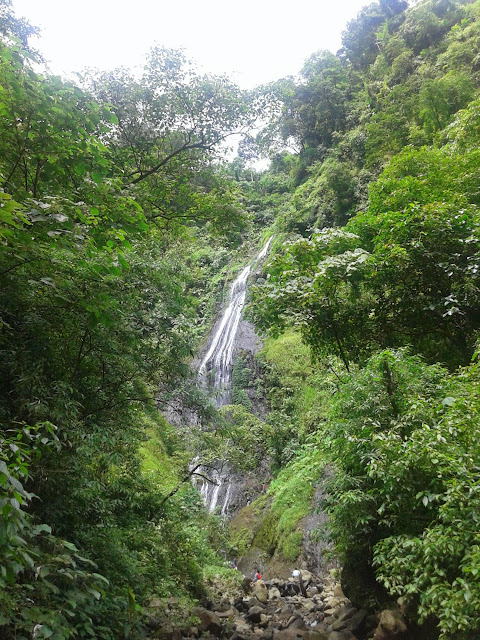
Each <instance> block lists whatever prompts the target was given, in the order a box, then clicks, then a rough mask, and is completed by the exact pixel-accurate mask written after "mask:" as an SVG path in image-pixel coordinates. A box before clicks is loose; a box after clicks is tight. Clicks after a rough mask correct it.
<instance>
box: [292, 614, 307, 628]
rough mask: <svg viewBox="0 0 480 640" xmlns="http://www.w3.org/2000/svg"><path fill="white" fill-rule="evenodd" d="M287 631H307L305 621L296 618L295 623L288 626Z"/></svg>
mask: <svg viewBox="0 0 480 640" xmlns="http://www.w3.org/2000/svg"><path fill="white" fill-rule="evenodd" d="M287 629H306V626H305V621H304V619H303V618H301V617H296V618H295V619H294V620H293V622H290V623H289V624H288V625H287Z"/></svg>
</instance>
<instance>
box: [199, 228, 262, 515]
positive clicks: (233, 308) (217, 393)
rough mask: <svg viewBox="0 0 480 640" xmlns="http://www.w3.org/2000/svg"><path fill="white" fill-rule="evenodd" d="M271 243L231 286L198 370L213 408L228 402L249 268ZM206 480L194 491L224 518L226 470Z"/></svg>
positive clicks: (227, 499)
mask: <svg viewBox="0 0 480 640" xmlns="http://www.w3.org/2000/svg"><path fill="white" fill-rule="evenodd" d="M271 241H272V237H270V238H269V239H268V240H267V242H266V244H265V246H264V247H263V249H262V250H261V251H260V253H259V254H258V256H257V257H256V258H255V259H254V260H253V262H252V263H251V264H249V265H248V266H247V267H245V268H244V269H243V271H242V272H241V273H240V274H239V275H238V276H237V278H236V279H235V280H234V282H233V284H232V285H231V287H230V292H229V297H228V300H227V307H226V309H225V311H224V312H223V315H222V318H221V320H220V323H219V325H218V328H217V329H216V331H215V333H214V335H213V337H212V339H211V342H210V346H209V348H208V350H207V353H206V355H205V357H204V358H203V360H202V362H201V364H200V367H199V369H198V377H199V381H200V383H201V384H202V386H205V387H209V388H210V389H211V392H212V395H213V396H214V398H215V404H216V406H217V408H218V407H221V406H223V405H225V404H227V403H228V402H229V400H230V386H231V379H232V366H233V356H234V348H235V338H236V336H237V331H238V326H239V323H240V319H241V317H242V311H243V307H244V305H245V296H246V293H247V281H248V277H249V275H250V273H251V270H252V268H253V267H254V266H255V265H256V264H257V263H259V262H260V261H261V260H263V259H264V258H265V256H266V255H267V253H268V249H269V247H270V243H271ZM202 473H204V474H205V475H207V473H208V472H205V470H203V471H202ZM209 478H210V480H211V481H212V482H211V483H209V482H208V481H206V480H203V479H202V480H201V482H198V481H197V489H198V491H199V493H200V495H201V497H202V499H203V501H204V503H205V506H206V507H207V509H208V511H209V512H212V511H214V509H215V508H216V507H217V505H218V506H220V505H221V508H220V513H221V515H226V513H227V509H228V506H229V502H230V498H231V493H232V482H231V474H230V473H229V471H228V469H222V470H221V471H219V470H217V469H214V470H213V471H212V470H210V472H209ZM219 501H220V504H219Z"/></svg>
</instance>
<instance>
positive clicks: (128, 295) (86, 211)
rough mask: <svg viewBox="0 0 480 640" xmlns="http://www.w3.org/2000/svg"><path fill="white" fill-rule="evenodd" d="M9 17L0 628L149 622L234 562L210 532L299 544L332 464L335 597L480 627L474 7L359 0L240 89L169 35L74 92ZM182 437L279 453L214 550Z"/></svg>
mask: <svg viewBox="0 0 480 640" xmlns="http://www.w3.org/2000/svg"><path fill="white" fill-rule="evenodd" d="M0 19H1V28H0V35H1V42H0V132H1V135H0V145H1V153H0V179H1V181H2V188H1V191H0V201H1V202H0V276H1V285H2V286H1V289H0V416H1V424H2V428H1V432H0V513H1V520H0V588H1V592H0V634H2V637H5V638H14V637H15V638H21V637H23V638H31V637H51V638H58V639H62V638H69V637H99V638H102V637H104V638H111V637H132V638H134V637H141V634H142V630H141V615H142V611H141V608H142V606H144V605H145V604H146V603H148V601H149V599H150V598H151V597H152V596H169V595H177V596H178V595H179V596H181V597H183V598H185V600H186V601H187V599H188V598H191V597H193V596H198V595H200V594H201V593H202V592H203V589H204V588H205V577H206V576H207V577H208V576H211V575H212V574H213V573H214V572H215V571H217V572H219V573H220V574H221V573H222V571H223V572H224V573H225V569H222V568H221V565H222V560H221V559H220V558H219V557H218V554H217V551H218V550H219V549H223V550H225V549H227V548H228V545H230V548H231V549H232V551H233V552H234V553H236V554H243V553H247V552H248V550H249V549H251V548H252V547H254V548H258V549H260V550H261V551H262V553H266V554H267V555H269V556H270V557H271V558H273V559H274V560H284V561H285V562H293V561H295V560H296V559H297V558H298V557H299V555H300V554H301V550H302V543H303V542H304V540H303V534H302V530H301V521H302V519H303V518H304V517H305V516H306V515H307V514H308V513H309V511H310V510H311V508H312V501H313V502H314V503H315V500H316V497H315V496H317V495H318V492H316V491H315V486H314V485H315V482H317V481H319V480H320V479H322V493H325V491H324V489H323V487H325V484H324V483H325V482H326V481H325V478H324V467H325V465H326V464H328V466H329V468H330V469H332V471H333V473H332V474H331V477H330V479H328V481H327V484H328V491H327V493H326V497H325V501H324V502H325V504H324V507H325V508H326V509H327V510H328V512H329V514H330V532H329V534H330V537H331V539H332V541H333V543H334V544H335V547H336V550H337V552H338V554H339V556H340V559H341V562H342V564H343V567H344V568H343V582H344V584H345V588H346V589H348V595H349V596H350V597H351V598H352V599H353V600H354V601H356V602H361V601H362V600H363V601H364V602H365V601H366V602H367V604H371V605H374V606H377V605H381V604H383V603H385V602H387V601H388V600H389V599H391V598H394V597H397V596H403V597H404V598H406V600H407V601H408V604H409V610H410V612H411V616H412V618H413V619H414V620H416V621H417V622H420V623H422V622H428V623H429V624H432V623H433V627H436V628H437V635H438V634H440V636H441V638H442V639H443V640H453V639H455V640H467V638H471V637H473V636H475V634H478V633H479V632H480V627H479V621H478V610H479V609H480V578H479V576H480V551H479V549H480V534H479V531H478V519H479V517H480V516H479V514H480V502H479V463H478V460H479V457H480V440H479V431H478V424H479V418H480V415H479V414H480V406H479V400H478V398H479V364H478V360H477V356H476V354H477V350H478V347H477V344H478V342H477V341H478V332H479V328H480V311H479V309H480V304H479V303H480V290H479V278H480V275H479V274H480V266H479V261H480V235H479V222H480V216H479V205H480V202H479V191H478V184H479V179H480V155H479V151H478V145H479V142H480V119H479V108H480V97H479V94H478V90H479V88H480V87H479V84H480V78H479V69H480V40H479V39H480V2H478V0H477V1H473V0H472V1H468V0H423V1H421V2H417V3H415V4H413V6H411V7H410V8H408V7H407V3H406V2H404V0H380V1H379V2H378V3H377V2H374V3H372V4H370V5H368V6H367V7H365V8H364V9H363V10H362V11H361V12H360V13H359V14H358V16H357V17H356V18H355V19H353V20H352V21H351V22H350V23H349V24H348V26H347V29H346V31H345V33H344V36H343V48H342V49H341V50H340V51H339V52H338V53H337V54H336V55H334V54H332V53H330V52H324V51H320V52H318V53H316V54H314V55H313V56H312V57H311V58H310V59H309V60H308V61H307V62H306V63H305V66H304V68H303V69H302V71H301V75H300V77H299V78H298V79H293V78H288V79H283V80H280V81H278V82H276V83H273V84H271V85H270V86H268V87H262V88H260V89H259V90H257V91H255V92H244V91H241V90H240V89H238V87H236V86H235V85H233V84H232V83H231V82H230V81H229V80H228V79H226V78H224V77H214V76H210V75H200V74H199V73H198V72H197V70H196V69H195V67H194V66H193V65H192V64H191V63H190V62H189V61H187V60H186V59H185V58H184V56H183V55H182V54H181V53H179V52H176V51H171V50H164V49H160V48H156V49H154V50H152V52H151V54H150V56H149V59H148V61H147V63H146V66H145V70H144V73H143V75H142V76H141V77H136V76H134V75H132V74H130V73H129V72H127V71H125V70H117V71H112V72H111V73H104V74H86V75H85V77H84V78H83V79H82V83H81V86H75V85H73V84H70V83H68V82H64V81H63V80H61V79H60V78H58V77H52V76H49V75H40V74H39V73H38V71H34V69H36V68H37V67H36V66H35V64H34V63H36V62H40V61H41V58H40V56H39V54H38V53H37V52H36V51H35V50H34V49H33V48H32V47H31V45H30V40H31V36H32V35H33V34H34V32H35V30H34V29H33V28H32V27H30V25H28V24H27V23H25V22H24V21H19V20H17V19H16V18H15V17H14V15H13V14H12V11H11V7H10V3H9V2H8V0H0ZM269 113H270V114H271V116H272V117H271V118H270V120H269V122H268V124H267V125H266V126H265V128H264V129H263V130H262V131H261V132H260V134H258V135H257V136H256V139H254V138H253V137H252V135H253V134H252V133H251V131H253V130H254V129H255V127H256V126H258V125H257V124H256V122H257V117H258V115H259V114H260V115H262V117H263V118H265V115H266V114H269ZM249 131H250V133H248V132H249ZM234 133H244V134H247V135H246V137H245V139H244V140H243V142H242V143H241V144H240V147H239V155H238V158H236V159H235V160H234V161H233V162H231V163H230V164H229V165H228V164H227V163H226V162H225V161H224V159H223V158H222V143H223V142H224V141H225V140H226V139H228V137H229V136H230V135H232V134H234ZM286 148H290V149H292V148H293V149H295V152H288V151H285V149H286ZM265 152H268V153H269V154H270V157H271V165H270V168H269V170H268V171H266V172H263V173H257V172H255V170H254V169H253V168H252V165H251V160H252V158H254V157H255V155H256V154H258V153H265ZM270 233H273V234H274V235H275V239H274V242H273V249H274V251H273V252H272V253H273V254H274V255H273V257H272V259H271V260H270V262H269V264H268V265H267V267H266V269H265V271H264V273H262V274H260V275H258V274H257V276H256V284H255V287H253V290H252V292H251V294H250V317H251V318H252V319H253V320H254V321H255V323H256V326H257V328H258V330H259V331H263V332H265V333H266V334H268V337H267V339H266V342H265V345H264V348H263V350H262V351H261V352H260V354H259V355H258V356H257V361H256V363H255V364H254V365H252V363H251V362H250V360H249V358H248V357H246V356H245V357H244V355H242V354H240V357H239V358H238V359H237V362H236V363H235V366H234V370H233V393H232V402H233V404H232V405H229V406H227V407H225V408H224V409H223V410H222V411H221V412H215V411H214V410H213V409H212V407H211V406H210V405H209V403H208V401H207V400H206V399H205V398H204V397H203V395H202V393H200V392H199V391H198V389H196V386H195V382H194V380H193V378H192V374H191V372H190V368H189V362H190V361H191V358H192V356H193V355H194V353H195V352H196V351H197V350H198V348H199V345H200V344H201V341H202V339H203V338H204V337H205V335H206V332H207V330H208V327H209V326H210V323H211V321H212V319H213V317H214V315H215V313H216V310H217V308H218V303H219V301H220V299H221V296H222V288H223V284H224V283H225V281H226V279H228V277H229V273H230V271H229V270H232V269H235V268H236V267H238V266H239V265H240V264H242V262H243V261H244V260H245V259H246V256H247V255H248V246H247V245H248V240H250V242H251V243H253V240H254V239H256V238H257V237H258V236H259V235H260V234H263V235H264V236H266V235H267V234H268V235H270ZM246 240H247V242H246ZM232 254H233V260H232ZM262 401H263V402H264V403H265V406H266V410H263V409H262V410H261V411H260V410H259V408H258V406H257V405H258V404H259V403H261V402H262ZM172 402H174V403H176V404H175V406H177V405H181V406H182V407H184V408H187V409H188V410H190V411H194V412H195V414H196V416H197V418H198V420H197V422H198V426H199V427H204V428H203V429H202V428H200V429H199V428H197V425H194V426H191V425H190V427H189V428H188V430H186V431H184V432H183V433H181V432H179V431H178V430H177V429H175V428H173V427H172V426H171V425H170V424H169V423H168V421H167V419H166V418H165V415H168V412H164V414H162V413H161V412H160V411H159V409H165V408H166V407H169V410H171V408H172ZM264 413H266V415H263V414H264ZM254 414H255V415H254ZM190 415H191V414H190ZM185 435H186V436H188V437H183V436H185ZM194 455H200V456H202V458H201V459H202V460H203V461H207V462H208V461H212V460H214V459H216V458H223V459H229V460H230V462H231V464H232V466H233V467H236V468H238V469H241V470H242V471H244V472H248V471H252V469H253V470H254V468H255V466H256V465H257V464H258V463H259V462H260V460H262V459H265V458H266V456H268V459H269V461H270V467H271V473H272V476H273V477H274V479H273V481H272V483H271V484H270V486H269V487H268V488H266V491H265V492H264V493H263V495H262V496H261V497H260V498H259V499H258V500H257V501H256V502H254V503H253V504H252V505H250V506H249V507H247V510H246V511H243V512H240V514H239V515H238V516H237V518H238V520H237V526H236V527H235V526H234V527H233V535H232V538H231V540H230V542H228V541H227V540H226V538H225V532H224V531H223V530H222V528H221V526H220V524H219V522H218V521H217V520H216V519H215V518H214V517H212V516H208V515H207V514H206V513H205V512H204V510H203V508H202V505H201V502H200V499H199V497H198V494H197V493H196V491H194V489H193V488H192V487H191V485H190V483H189V482H187V481H186V480H188V479H189V474H190V472H191V466H190V462H191V460H192V457H193V456H194ZM327 475H330V472H329V473H328V474H327ZM314 506H318V505H315V504H314ZM323 533H324V532H318V535H319V536H321V535H323ZM212 567H215V569H212ZM230 579H231V577H230Z"/></svg>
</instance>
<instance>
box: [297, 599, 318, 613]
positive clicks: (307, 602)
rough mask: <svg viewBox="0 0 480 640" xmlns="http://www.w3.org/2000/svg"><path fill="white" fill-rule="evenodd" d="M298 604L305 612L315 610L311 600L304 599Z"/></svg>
mask: <svg viewBox="0 0 480 640" xmlns="http://www.w3.org/2000/svg"><path fill="white" fill-rule="evenodd" d="M300 604H301V606H302V609H304V610H305V611H313V610H314V609H315V603H314V602H312V601H311V600H306V599H304V600H303V602H301V603H300Z"/></svg>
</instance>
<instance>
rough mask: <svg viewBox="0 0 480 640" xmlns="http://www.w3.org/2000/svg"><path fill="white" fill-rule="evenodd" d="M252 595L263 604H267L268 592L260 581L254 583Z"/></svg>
mask: <svg viewBox="0 0 480 640" xmlns="http://www.w3.org/2000/svg"><path fill="white" fill-rule="evenodd" d="M253 595H254V596H255V597H256V598H257V599H258V600H260V602H262V603H263V604H266V603H267V602H268V591H267V588H266V586H265V585H264V584H263V582H262V581H261V580H257V582H255V583H254V585H253Z"/></svg>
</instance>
